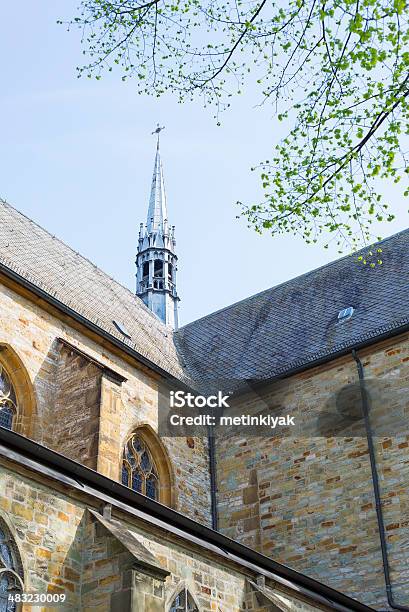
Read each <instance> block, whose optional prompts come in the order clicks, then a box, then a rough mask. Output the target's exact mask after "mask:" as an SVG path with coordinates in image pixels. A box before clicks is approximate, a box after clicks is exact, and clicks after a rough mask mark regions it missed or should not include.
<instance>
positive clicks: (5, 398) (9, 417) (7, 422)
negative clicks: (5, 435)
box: [0, 364, 17, 429]
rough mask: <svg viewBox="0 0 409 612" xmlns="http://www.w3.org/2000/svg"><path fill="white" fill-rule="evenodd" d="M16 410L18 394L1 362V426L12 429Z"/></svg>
mask: <svg viewBox="0 0 409 612" xmlns="http://www.w3.org/2000/svg"><path fill="white" fill-rule="evenodd" d="M16 412H17V400H16V394H15V391H14V388H13V385H12V384H11V380H10V377H9V376H8V374H7V372H6V370H5V369H4V367H3V366H2V365H1V364H0V426H1V427H6V428H7V429H12V427H13V421H14V417H15V415H16Z"/></svg>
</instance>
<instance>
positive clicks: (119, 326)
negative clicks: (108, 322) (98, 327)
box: [112, 319, 131, 338]
mask: <svg viewBox="0 0 409 612" xmlns="http://www.w3.org/2000/svg"><path fill="white" fill-rule="evenodd" d="M112 323H113V324H114V325H115V327H116V328H117V330H118V331H119V333H120V334H122V335H123V336H125V338H131V334H130V333H129V331H128V330H127V329H126V327H125V325H122V323H119V321H115V319H112Z"/></svg>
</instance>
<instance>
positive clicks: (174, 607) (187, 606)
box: [169, 589, 199, 612]
mask: <svg viewBox="0 0 409 612" xmlns="http://www.w3.org/2000/svg"><path fill="white" fill-rule="evenodd" d="M169 612H199V608H198V607H197V605H196V602H195V600H194V599H193V597H192V596H191V594H190V593H189V591H188V590H187V589H183V591H180V593H179V594H178V595H176V597H175V599H174V600H173V601H172V603H171V605H170V608H169Z"/></svg>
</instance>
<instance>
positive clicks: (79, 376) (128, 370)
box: [0, 285, 211, 524]
mask: <svg viewBox="0 0 409 612" xmlns="http://www.w3.org/2000/svg"><path fill="white" fill-rule="evenodd" d="M58 338H63V339H65V340H66V341H68V342H69V343H71V344H73V345H75V346H76V347H78V349H80V350H81V351H82V352H83V353H85V354H86V355H89V357H90V358H91V359H94V360H96V361H97V362H100V363H102V364H103V365H105V366H107V367H109V368H111V369H112V370H113V371H115V372H117V373H118V374H120V375H121V376H123V377H124V378H126V379H127V380H126V381H125V382H123V384H122V385H121V386H118V385H117V384H114V383H112V382H111V381H110V380H108V379H107V378H106V377H105V376H102V377H101V375H100V373H98V371H97V368H95V367H94V366H93V365H91V364H90V363H86V360H85V361H84V360H82V359H81V358H79V357H78V356H77V357H74V356H72V357H68V353H67V352H65V351H62V350H61V345H60V344H59V342H58V340H57V339H58ZM0 343H5V344H8V345H9V346H10V347H12V349H13V350H14V351H15V352H16V353H17V354H18V356H19V358H20V360H21V361H22V363H23V366H24V368H25V370H26V371H27V374H28V377H29V379H30V382H31V384H32V385H33V388H34V392H35V398H36V414H35V415H34V416H33V418H32V423H31V427H30V429H31V433H30V437H32V438H33V439H34V440H36V441H38V442H40V443H42V444H44V445H46V446H48V447H50V448H53V449H54V450H56V451H58V452H60V453H63V454H66V455H67V456H69V457H71V458H73V459H76V460H78V461H82V462H84V463H85V464H86V465H88V466H89V467H92V466H95V462H96V465H97V469H98V470H99V471H100V472H101V473H104V474H105V475H107V476H109V477H111V478H114V479H119V473H120V461H121V455H122V447H123V444H124V442H125V438H126V436H127V435H129V433H130V432H131V431H132V430H133V429H134V428H135V427H137V426H139V425H144V424H149V425H151V427H152V428H153V429H154V430H156V429H157V402H158V375H156V374H155V373H153V372H152V373H151V372H150V371H148V370H146V369H143V368H142V367H141V368H139V367H137V366H136V365H135V366H133V365H131V364H130V363H128V362H127V361H125V360H123V359H121V358H120V357H119V356H117V355H116V354H114V353H111V352H110V351H109V350H108V348H107V347H106V346H104V347H102V346H100V345H99V344H97V343H96V342H94V341H93V340H92V339H91V338H89V337H88V336H86V335H85V334H83V333H81V332H80V331H78V330H77V329H76V328H74V327H71V325H69V323H67V322H66V321H63V320H60V319H59V318H57V316H54V315H53V314H50V313H49V312H48V311H47V310H46V308H45V305H44V304H43V303H40V302H39V301H37V302H34V301H31V300H28V299H27V298H26V297H23V296H21V295H20V294H19V293H16V292H15V291H14V290H12V289H10V288H9V287H8V286H7V287H6V286H4V285H0ZM98 401H100V404H99V417H98V406H97V404H98ZM98 418H99V421H98ZM163 442H164V444H165V446H166V447H167V449H168V452H169V457H170V462H171V464H172V467H173V471H174V479H175V489H176V496H175V498H176V510H178V511H180V512H183V513H185V514H186V515H188V516H191V517H192V518H194V519H195V520H198V521H200V522H203V523H206V524H210V523H211V509H210V492H209V491H210V486H209V460H208V453H207V444H206V441H202V440H195V441H194V444H193V445H192V444H191V441H190V440H186V439H185V438H175V439H172V440H163ZM97 445H98V446H97ZM96 449H98V453H97V455H98V456H96ZM193 500H194V503H193Z"/></svg>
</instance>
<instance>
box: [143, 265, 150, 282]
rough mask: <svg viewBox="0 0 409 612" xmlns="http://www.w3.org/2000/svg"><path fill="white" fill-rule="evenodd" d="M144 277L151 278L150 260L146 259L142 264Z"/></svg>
mask: <svg viewBox="0 0 409 612" xmlns="http://www.w3.org/2000/svg"><path fill="white" fill-rule="evenodd" d="M142 277H143V278H144V279H145V278H149V261H145V262H144V264H143V266H142Z"/></svg>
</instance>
